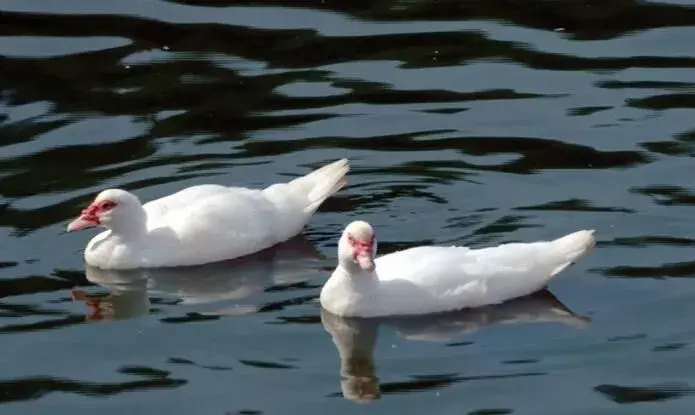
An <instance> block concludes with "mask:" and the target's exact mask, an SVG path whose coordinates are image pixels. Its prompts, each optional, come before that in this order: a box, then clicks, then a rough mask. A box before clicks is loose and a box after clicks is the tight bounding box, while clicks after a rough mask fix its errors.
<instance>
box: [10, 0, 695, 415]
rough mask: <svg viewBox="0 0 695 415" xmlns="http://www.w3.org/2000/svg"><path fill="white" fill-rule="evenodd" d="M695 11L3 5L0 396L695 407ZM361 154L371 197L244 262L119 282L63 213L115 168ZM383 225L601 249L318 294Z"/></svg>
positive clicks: (376, 406) (230, 176)
mask: <svg viewBox="0 0 695 415" xmlns="http://www.w3.org/2000/svg"><path fill="white" fill-rule="evenodd" d="M693 26H695V3H693V2H691V1H683V0H680V1H659V2H654V1H652V2H644V1H641V2H637V1H630V0H611V1H572V0H567V1H560V0H534V1H527V2H523V4H521V3H518V2H511V1H503V0H485V1H477V0H468V1H421V0H401V1H398V0H391V1H378V2H366V1H333V0H322V1H294V2H277V1H264V2H243V1H237V2H231V1H190V0H189V1H184V0H181V1H162V0H151V1H136V0H128V1H119V2H107V1H87V0H63V1H60V2H58V1H54V2H28V1H25V0H5V1H4V2H2V3H1V4H0V109H1V111H0V137H2V141H1V142H0V335H1V336H0V337H2V341H1V342H0V356H3V365H2V367H3V371H2V374H0V382H1V383H0V404H2V406H1V408H2V413H8V414H9V413H17V414H55V413H75V414H82V413H94V412H99V413H101V414H105V415H107V414H122V413H124V412H127V411H137V412H138V413H141V412H142V413H144V412H147V413H152V414H158V413H162V414H165V413H166V414H190V413H195V414H198V413H200V414H260V413H264V414H276V413H281V414H285V413H315V414H323V413H326V412H329V411H330V413H333V414H339V413H355V412H356V411H360V412H361V413H380V414H381V413H399V414H420V413H422V412H429V413H447V414H448V413H457V414H461V413H463V414H475V415H482V414H487V415H491V414H510V413H513V414H537V413H553V414H582V415H584V414H608V413H610V414H623V413H624V414H628V413H629V414H642V413H644V414H647V413H649V414H651V413H656V414H661V413H667V412H671V413H689V412H690V411H692V406H693V402H695V401H693V398H692V395H693V392H694V391H695V378H694V375H693V373H695V363H693V359H692V356H693V342H694V341H695V330H693V328H692V327H693V324H692V321H693V317H692V316H693V315H695V305H693V304H695V301H693V300H695V285H694V284H693V283H692V281H690V279H689V278H688V277H690V276H691V275H693V273H694V272H695V260H694V259H693V245H694V242H695V239H693V238H694V237H693V236H692V235H693V230H692V229H693V226H692V220H691V218H692V216H693V206H692V205H694V204H695V187H693V185H692V171H693V161H692V156H693V155H695V124H694V123H693V121H692V119H693V117H692V109H693V107H695V72H694V68H695V57H693V52H692V50H693V49H692V45H693V40H694V39H695V30H694V29H693ZM341 157H348V158H349V159H350V160H351V163H352V166H353V167H352V171H351V172H350V183H349V187H348V188H346V189H345V190H343V191H341V192H340V193H339V194H338V195H336V196H335V197H334V198H332V199H330V200H328V201H327V202H326V203H325V204H324V205H323V207H322V208H321V209H320V211H319V212H318V213H317V214H316V215H315V216H314V218H313V220H312V221H311V223H310V225H309V226H308V227H307V229H306V231H305V232H304V233H303V235H302V236H300V237H298V238H297V239H296V240H293V241H292V243H291V244H289V245H288V246H284V247H280V248H278V249H276V250H272V251H269V252H267V253H264V254H262V255H260V256H258V257H254V258H251V259H249V260H248V261H245V262H244V261H242V262H234V261H232V262H230V263H224V264H218V266H213V267H206V268H204V269H199V270H197V271H195V272H189V273H187V272H185V271H182V272H179V273H173V274H166V273H165V274H162V273H159V274H157V273H131V274H128V273H125V274H118V273H115V274H114V273H103V272H102V273H100V272H98V271H95V270H91V269H89V268H85V266H84V264H83V263H82V249H83V247H84V245H85V244H86V242H87V241H88V239H89V238H90V237H91V236H92V234H93V233H90V232H80V233H74V234H67V233H65V232H64V230H65V226H66V225H67V223H68V221H69V220H70V219H71V218H73V217H74V215H76V214H77V213H78V212H79V210H80V209H82V208H83V207H84V206H85V205H86V204H87V203H88V202H89V201H90V200H91V199H92V198H93V196H94V195H95V193H97V192H98V191H99V190H101V189H103V188H106V187H122V188H126V189H129V190H131V191H134V192H136V193H137V194H138V195H139V196H140V197H141V199H143V200H150V199H152V198H156V197H159V196H163V195H166V194H168V193H170V192H173V191H175V190H177V189H180V188H181V187H184V186H189V185H194V184H200V183H219V184H236V185H243V186H264V185H268V184H271V183H274V182H277V181H281V180H288V179H290V178H292V177H296V176H298V175H301V174H305V173H307V172H308V171H310V170H311V169H313V168H316V167H318V166H320V165H322V164H325V163H327V162H329V161H332V160H335V159H338V158H341ZM357 218H362V219H365V220H368V221H370V222H371V223H372V224H373V225H374V226H375V227H376V228H377V232H378V235H379V239H380V241H379V249H380V251H382V252H391V251H393V250H396V249H401V248H404V247H409V246H413V245H418V244H424V243H437V244H466V245H471V246H481V247H482V246H489V245H494V244H498V243H503V242H509V241H530V240H538V239H546V238H553V237H556V236H560V235H563V234H565V233H569V232H571V231H574V230H577V229H584V228H595V229H596V230H597V237H598V241H599V243H598V246H597V248H596V249H595V250H593V251H592V252H591V253H590V254H589V255H587V256H586V257H584V258H582V260H581V261H579V262H577V264H576V265H575V266H574V267H572V268H570V269H568V270H566V271H565V272H563V273H562V274H561V276H560V277H559V278H557V279H556V280H555V281H553V283H552V284H551V285H550V291H551V292H552V294H551V293H541V294H540V295H539V296H536V297H534V298H530V299H521V300H519V301H518V302H513V303H510V304H505V305H502V306H499V307H492V308H486V309H482V310H476V311H475V312H469V313H453V314H452V315H447V316H439V317H436V318H431V319H424V320H412V321H411V320H408V321H400V320H397V321H384V322H368V323H365V322H353V321H342V320H340V319H338V320H336V319H331V318H330V316H328V317H327V316H325V315H322V313H321V310H320V307H319V305H318V303H317V302H316V297H317V295H318V292H319V290H320V286H321V285H322V283H323V282H324V281H325V279H326V278H327V277H328V275H329V274H330V270H331V267H332V266H333V265H334V259H335V249H336V238H337V234H338V233H339V232H340V230H341V229H342V228H343V227H344V226H345V224H347V223H348V222H350V221H351V220H354V219H357ZM324 314H325V313H324ZM511 323H514V324H511ZM360 403H362V404H360Z"/></svg>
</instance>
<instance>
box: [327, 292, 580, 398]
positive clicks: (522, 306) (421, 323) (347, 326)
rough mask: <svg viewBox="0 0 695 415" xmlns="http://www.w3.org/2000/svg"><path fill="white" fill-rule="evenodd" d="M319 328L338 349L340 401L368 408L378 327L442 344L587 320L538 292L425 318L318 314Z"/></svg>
mask: <svg viewBox="0 0 695 415" xmlns="http://www.w3.org/2000/svg"><path fill="white" fill-rule="evenodd" d="M321 322H322V323H323V327H324V329H325V330H326V331H327V332H328V333H330V335H331V337H332V338H333V343H334V344H335V346H336V348H337V349H338V355H339V356H340V376H341V381H340V388H341V390H342V393H343V396H344V397H345V398H347V399H350V400H353V401H357V402H369V401H373V400H376V399H379V398H380V397H381V390H380V387H379V378H378V377H377V376H376V374H375V371H376V369H375V365H374V356H373V354H374V348H375V346H376V342H377V337H378V331H379V326H380V325H382V324H386V325H390V326H393V327H394V328H395V329H396V330H397V332H398V333H399V334H401V335H402V336H404V337H405V338H407V339H410V340H426V341H427V340H429V341H445V340H449V339H451V338H452V337H454V336H455V335H459V334H463V333H472V332H475V331H477V330H479V329H481V328H483V327H485V326H488V325H492V324H500V323H533V322H557V323H563V324H568V325H572V326H575V327H582V328H583V327H585V326H586V325H587V324H588V323H589V322H590V319H589V318H587V317H581V316H577V315H576V314H574V313H572V311H570V310H569V309H568V308H567V307H566V306H565V305H564V304H562V303H561V302H560V301H559V300H558V299H557V298H556V297H555V296H554V295H553V294H552V293H550V292H549V291H547V290H544V291H540V292H538V293H536V294H534V295H532V296H528V297H522V298H518V299H515V300H512V301H508V302H506V303H502V304H499V305H495V306H487V307H481V308H477V309H469V310H461V311H456V312H450V313H441V314H433V315H426V316H413V317H389V318H373V319H360V318H344V317H338V316H336V315H334V314H331V313H329V312H328V311H326V310H324V309H322V310H321Z"/></svg>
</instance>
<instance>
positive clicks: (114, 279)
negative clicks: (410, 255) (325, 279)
mask: <svg viewBox="0 0 695 415" xmlns="http://www.w3.org/2000/svg"><path fill="white" fill-rule="evenodd" d="M317 258H318V254H317V253H316V251H315V250H314V248H313V247H312V246H311V244H310V243H309V242H308V241H307V240H306V239H305V238H304V236H303V235H299V236H298V237H296V238H293V239H291V240H290V241H288V242H286V243H284V244H280V245H277V246H275V247H273V248H270V249H267V250H264V251H262V252H259V253H257V254H255V255H249V256H246V257H243V258H237V259H234V260H231V261H223V262H217V263H213V264H206V265H202V266H193V267H176V268H153V269H137V270H103V269H99V268H95V267H91V266H89V265H85V272H86V275H87V280H89V281H90V282H92V283H94V284H98V285H100V286H102V287H105V288H106V289H107V290H108V291H109V293H108V294H107V295H105V296H104V295H93V294H87V293H86V292H85V291H83V290H73V292H72V298H73V300H76V301H83V302H84V303H85V304H86V305H87V306H88V307H89V308H91V312H90V313H88V314H87V316H86V318H87V320H121V319H127V318H131V317H135V316H139V315H142V314H146V313H147V312H148V311H149V307H150V296H162V297H170V298H172V299H174V300H175V301H176V302H177V303H178V304H183V305H194V304H208V303H213V302H218V301H224V300H240V299H243V298H247V297H249V296H250V295H252V294H254V293H257V292H260V291H262V290H263V289H265V288H266V287H269V286H272V285H277V284H287V283H292V282H298V281H302V280H305V279H306V278H307V273H308V272H310V271H311V270H312V269H314V268H315V266H316V264H315V263H314V262H313V261H312V259H317ZM249 311H250V310H248V309H246V308H243V307H234V308H231V309H224V310H218V311H217V312H216V313H214V314H216V315H220V314H239V313H244V312H249Z"/></svg>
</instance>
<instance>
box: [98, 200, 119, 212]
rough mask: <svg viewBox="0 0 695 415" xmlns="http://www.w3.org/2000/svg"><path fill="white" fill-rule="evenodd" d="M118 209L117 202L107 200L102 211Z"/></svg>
mask: <svg viewBox="0 0 695 415" xmlns="http://www.w3.org/2000/svg"><path fill="white" fill-rule="evenodd" d="M114 207H116V202H114V201H111V200H106V201H104V202H103V203H102V204H101V209H102V210H110V209H113V208H114Z"/></svg>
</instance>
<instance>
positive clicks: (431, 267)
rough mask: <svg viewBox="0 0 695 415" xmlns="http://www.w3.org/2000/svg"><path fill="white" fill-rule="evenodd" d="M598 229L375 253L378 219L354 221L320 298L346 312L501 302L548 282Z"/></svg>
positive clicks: (392, 312) (403, 311) (391, 312)
mask: <svg viewBox="0 0 695 415" xmlns="http://www.w3.org/2000/svg"><path fill="white" fill-rule="evenodd" d="M594 243H595V240H594V231H593V230H582V231H578V232H574V233H571V234H569V235H566V236H564V237H562V238H559V239H555V240H553V241H541V242H532V243H508V244H503V245H499V246H496V247H490V248H483V249H470V248H466V247H459V246H451V247H443V246H420V247H415V248H410V249H406V250H403V251H399V252H394V253H392V254H388V255H384V256H382V257H379V258H377V259H376V260H375V259H374V256H375V255H376V248H377V243H376V237H375V234H374V230H373V229H372V227H371V225H369V224H368V223H367V222H363V221H355V222H352V223H350V224H349V225H348V226H347V227H346V228H345V230H344V231H343V234H342V236H341V237H340V241H339V242H338V261H339V263H338V266H337V268H336V269H335V271H333V274H332V275H331V277H330V279H329V280H328V281H327V282H326V284H325V285H324V286H323V288H322V289H321V298H320V300H321V306H322V307H323V308H324V309H326V310H327V311H328V312H330V313H333V314H335V315H338V316H345V317H381V316H396V315H412V314H429V313H438V312H444V311H452V310H459V309H464V308H471V307H480V306H484V305H489V304H498V303H501V302H503V301H506V300H510V299H512V298H517V297H522V296H525V295H529V294H531V293H534V292H536V291H538V290H541V289H542V288H544V287H545V286H546V285H547V284H548V282H549V281H550V280H551V279H552V278H553V277H554V276H555V275H557V274H558V273H559V272H560V271H562V270H563V269H565V268H566V267H568V266H569V265H571V264H572V263H573V262H574V261H575V260H576V259H577V258H579V257H580V256H582V255H583V254H584V253H585V252H586V251H587V250H589V249H590V248H591V247H593V246H594Z"/></svg>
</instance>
